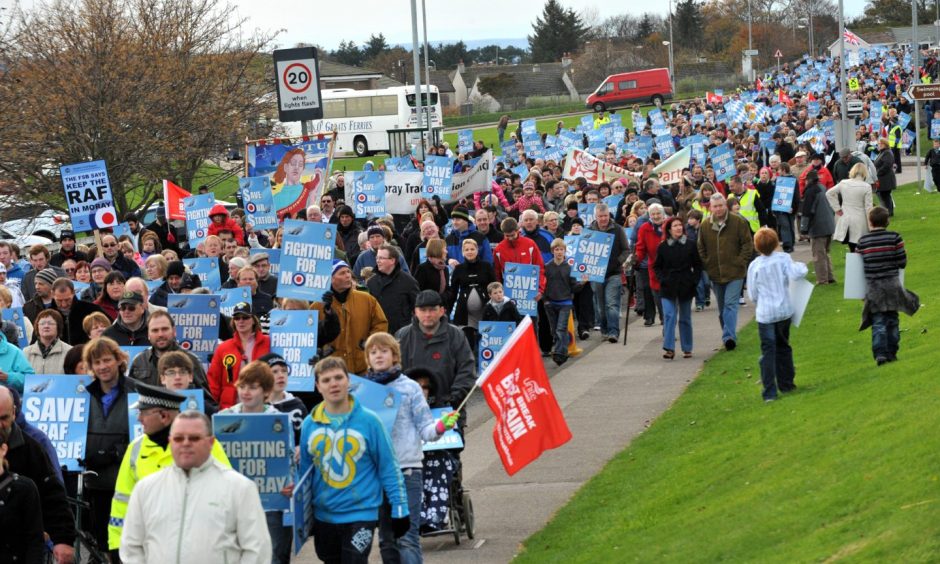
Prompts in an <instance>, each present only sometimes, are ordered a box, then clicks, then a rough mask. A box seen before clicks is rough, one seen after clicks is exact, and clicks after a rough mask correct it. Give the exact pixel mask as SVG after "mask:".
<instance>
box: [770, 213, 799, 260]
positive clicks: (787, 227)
mask: <svg viewBox="0 0 940 564" xmlns="http://www.w3.org/2000/svg"><path fill="white" fill-rule="evenodd" d="M774 217H776V218H777V233H779V234H780V244H781V245H782V246H783V251H784V252H786V253H792V252H793V243H794V241H795V239H796V237H794V235H793V216H792V215H790V214H788V213H783V212H774Z"/></svg>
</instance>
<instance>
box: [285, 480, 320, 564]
mask: <svg viewBox="0 0 940 564" xmlns="http://www.w3.org/2000/svg"><path fill="white" fill-rule="evenodd" d="M315 471H318V470H317V467H316V466H313V465H311V466H310V468H308V469H307V471H306V472H305V473H304V475H303V476H301V478H300V479H299V480H297V483H296V484H294V493H293V494H291V498H290V513H285V514H284V517H285V521H287V518H288V517H290V522H289V523H288V522H285V523H284V525H286V526H293V528H294V556H296V555H298V554H300V551H301V550H302V549H303V547H304V544H305V543H306V542H307V538H308V536H309V531H310V525H311V523H313V473H314V472H315Z"/></svg>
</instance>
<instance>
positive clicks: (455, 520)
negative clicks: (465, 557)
mask: <svg viewBox="0 0 940 564" xmlns="http://www.w3.org/2000/svg"><path fill="white" fill-rule="evenodd" d="M450 528H451V530H452V531H453V532H454V542H455V543H457V544H458V545H459V544H460V512H458V511H457V510H456V509H455V508H454V507H453V506H451V508H450Z"/></svg>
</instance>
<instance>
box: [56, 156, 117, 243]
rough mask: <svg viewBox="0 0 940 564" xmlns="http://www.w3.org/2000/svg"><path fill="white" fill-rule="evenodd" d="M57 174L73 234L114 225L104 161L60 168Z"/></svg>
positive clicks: (114, 216) (108, 181) (115, 223)
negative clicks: (60, 176)
mask: <svg viewBox="0 0 940 564" xmlns="http://www.w3.org/2000/svg"><path fill="white" fill-rule="evenodd" d="M59 172H60V173H61V175H62V186H63V187H64V188H65V203H66V204H67V205H68V207H69V215H70V216H71V218H72V228H73V229H74V230H75V231H76V232H84V231H91V230H92V229H100V228H102V227H114V226H115V225H117V222H118V216H117V210H115V208H114V198H113V197H112V195H111V181H110V180H108V166H107V165H106V164H105V162H104V161H91V162H87V163H75V164H69V165H64V166H62V167H59Z"/></svg>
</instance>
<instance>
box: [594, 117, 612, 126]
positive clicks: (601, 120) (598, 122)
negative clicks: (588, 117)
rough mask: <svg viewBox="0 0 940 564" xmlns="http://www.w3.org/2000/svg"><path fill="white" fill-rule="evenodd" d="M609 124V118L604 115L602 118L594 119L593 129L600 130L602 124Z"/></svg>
mask: <svg viewBox="0 0 940 564" xmlns="http://www.w3.org/2000/svg"><path fill="white" fill-rule="evenodd" d="M607 123H610V116H608V115H605V116H604V117H600V116H598V117H596V118H594V129H600V128H601V127H602V126H603V125H604V124H607Z"/></svg>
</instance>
